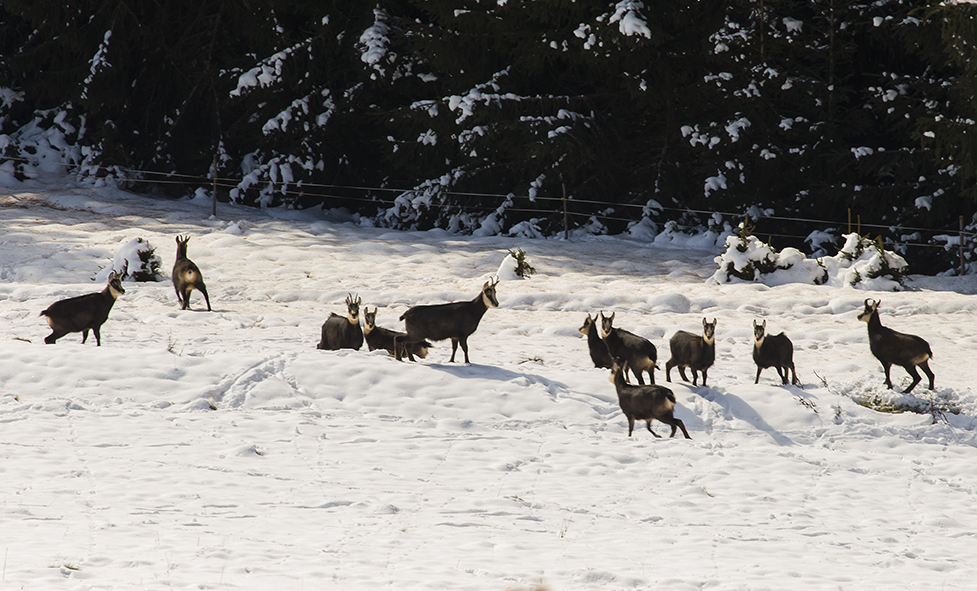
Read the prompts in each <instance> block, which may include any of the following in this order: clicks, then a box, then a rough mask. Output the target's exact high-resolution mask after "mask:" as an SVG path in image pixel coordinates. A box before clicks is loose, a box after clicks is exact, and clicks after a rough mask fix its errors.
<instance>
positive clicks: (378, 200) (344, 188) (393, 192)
mask: <svg viewBox="0 0 977 591" xmlns="http://www.w3.org/2000/svg"><path fill="white" fill-rule="evenodd" d="M3 161H12V162H21V163H25V164H30V163H31V162H32V160H31V159H28V158H17V157H0V162H3ZM60 166H63V167H64V168H65V172H63V173H54V172H48V171H38V170H35V171H32V174H36V175H39V176H40V175H44V176H57V177H61V178H69V177H72V176H76V175H75V174H71V173H69V172H68V171H69V169H70V168H73V167H77V165H75V164H68V163H62V164H60ZM101 168H103V169H110V170H115V171H118V172H120V173H122V174H124V175H125V178H124V179H123V180H124V182H125V183H128V184H130V185H133V184H140V183H145V184H149V185H181V186H196V187H205V188H209V189H212V190H224V191H227V192H229V191H231V190H233V189H238V188H240V187H241V185H242V183H244V180H245V179H244V178H243V177H242V178H235V177H221V176H217V177H214V176H213V175H212V176H210V177H202V176H199V175H189V174H182V173H176V172H171V173H161V172H157V171H146V170H138V169H133V168H126V167H121V166H102V167H101ZM262 182H263V183H265V184H274V185H279V186H289V187H291V195H293V198H300V197H302V198H308V199H311V200H317V201H321V202H322V203H326V202H327V201H329V200H335V201H342V202H354V203H369V204H373V205H376V206H386V207H393V206H394V205H396V204H397V203H398V201H397V199H396V198H397V197H399V196H401V195H407V194H416V193H418V192H419V190H418V189H417V188H416V187H409V188H397V187H372V186H360V185H338V184H324V183H311V182H304V181H303V182H298V183H295V182H293V183H283V182H281V181H279V182H276V183H272V181H270V180H268V181H262ZM351 192H352V193H360V194H362V195H363V196H359V197H357V196H354V195H352V194H351ZM340 193H342V194H340ZM438 194H439V195H443V196H448V197H478V198H489V199H495V200H497V201H498V202H499V203H502V202H504V200H506V199H511V200H513V203H515V201H516V200H519V201H524V202H525V203H532V204H533V205H534V206H536V207H532V208H530V207H518V206H509V207H506V208H505V211H507V212H516V213H525V214H536V215H538V216H548V215H553V216H563V217H564V220H566V219H567V218H568V217H573V218H578V219H579V218H585V219H588V220H589V219H590V218H595V219H597V220H598V221H613V222H620V223H622V224H629V223H633V222H637V221H640V220H641V219H643V218H644V217H647V216H646V215H645V212H646V211H647V210H651V211H654V212H672V213H677V214H681V215H687V214H692V215H695V216H715V215H720V216H723V218H727V219H731V220H736V219H744V218H745V216H746V214H745V213H744V212H728V211H717V210H703V209H693V208H683V207H666V206H655V207H649V205H647V204H640V203H612V202H607V201H594V200H587V199H576V198H573V197H568V198H567V197H549V196H545V195H535V196H529V195H516V194H513V193H509V194H501V193H485V192H466V191H452V190H440V191H439V192H438ZM384 195H390V197H389V198H385V197H384ZM214 198H215V203H216V191H215V194H214ZM547 203H552V204H553V208H552V209H548V208H545V207H538V205H540V204H547ZM567 204H574V205H576V204H579V205H586V206H596V207H603V208H605V211H604V212H601V213H595V212H578V211H572V210H571V209H568V208H567ZM425 205H426V207H428V208H431V209H436V208H457V205H456V204H441V203H433V202H428V203H426V204H425ZM465 209H466V211H472V212H485V213H488V212H493V211H496V210H497V209H498V206H485V205H478V204H467V205H466V206H465ZM619 210H620V211H623V212H625V213H623V214H621V215H615V214H617V212H618V211H619ZM631 211H636V215H631V216H629V215H627V213H626V212H631ZM848 218H849V219H847V220H829V219H818V218H805V217H791V216H782V215H765V214H762V213H761V214H760V215H759V216H756V217H755V219H754V221H757V220H771V221H778V222H787V223H794V224H805V225H815V226H821V227H823V228H836V229H841V228H846V227H847V228H848V233H850V232H851V231H852V230H853V228H852V220H851V212H850V211H849V216H848ZM653 221H655V222H656V223H661V220H653ZM565 223H566V222H565ZM855 226H856V227H855V228H854V229H855V231H857V232H858V233H859V234H860V233H861V232H862V228H865V229H868V230H879V231H882V232H889V233H891V234H900V233H902V234H905V233H910V234H909V236H908V237H905V238H904V239H901V240H897V239H894V238H889V239H888V241H889V242H890V243H891V244H894V245H898V246H900V247H914V248H932V249H942V250H949V249H950V248H951V247H959V249H960V265H961V269H962V267H963V264H964V255H963V252H964V250H965V249H969V248H970V245H972V244H974V242H975V238H977V232H974V231H971V230H968V229H966V228H965V227H964V223H963V217H962V216H961V217H960V223H959V225H958V227H956V228H923V227H913V226H904V225H899V224H876V223H871V222H865V223H863V222H861V220H860V219H858V216H856V222H855ZM568 230H569V228H568V227H565V228H564V231H568ZM920 233H925V234H927V235H930V236H931V240H936V237H938V236H940V237H946V238H944V242H945V244H938V243H935V242H922V241H919V240H915V241H914V240H913V235H915V234H920ZM757 234H758V235H759V236H767V237H770V238H778V239H784V240H791V241H796V242H798V243H803V242H805V241H807V240H808V238H809V236H810V234H808V235H800V234H784V233H771V232H762V231H761V232H757ZM949 237H957V243H956V244H953V243H952V241H951V240H950V239H949Z"/></svg>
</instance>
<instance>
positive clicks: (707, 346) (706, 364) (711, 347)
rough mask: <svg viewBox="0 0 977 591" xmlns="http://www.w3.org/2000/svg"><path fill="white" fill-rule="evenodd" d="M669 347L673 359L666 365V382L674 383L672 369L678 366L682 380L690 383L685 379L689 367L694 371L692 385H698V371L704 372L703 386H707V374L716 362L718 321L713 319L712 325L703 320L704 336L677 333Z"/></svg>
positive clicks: (682, 331)
mask: <svg viewBox="0 0 977 591" xmlns="http://www.w3.org/2000/svg"><path fill="white" fill-rule="evenodd" d="M668 346H669V348H670V349H671V351H672V358H671V359H669V360H668V361H667V362H666V363H665V380H666V381H669V382H671V381H672V377H671V372H672V368H673V367H676V366H677V367H678V373H679V375H681V376H682V380H684V381H686V382H687V381H689V379H688V378H687V377H685V368H686V367H688V368H689V369H691V370H692V385H693V386H695V385H697V384H696V381H697V375H696V371H697V370H698V371H701V372H702V385H703V386H705V385H706V375H707V372H708V371H709V368H710V367H711V366H712V364H713V362H715V361H716V319H715V318H713V319H712V322H711V323H710V322H706V319H705V318H703V319H702V336H699V335H694V334H692V333H691V332H686V331H684V330H680V331H678V332H676V333H675V334H674V335H673V336H672V338H671V340H669V342H668Z"/></svg>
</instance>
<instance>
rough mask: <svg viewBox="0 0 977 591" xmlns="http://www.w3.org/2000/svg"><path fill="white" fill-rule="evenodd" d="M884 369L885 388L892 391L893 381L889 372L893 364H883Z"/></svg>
mask: <svg viewBox="0 0 977 591" xmlns="http://www.w3.org/2000/svg"><path fill="white" fill-rule="evenodd" d="M882 369H884V370H885V387H886V388H888V389H890V390H891V389H892V380H891V379H889V370H890V369H892V364H891V363H883V364H882Z"/></svg>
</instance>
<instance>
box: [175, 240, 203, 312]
mask: <svg viewBox="0 0 977 591" xmlns="http://www.w3.org/2000/svg"><path fill="white" fill-rule="evenodd" d="M187 242H190V237H189V236H177V237H176V262H175V263H173V289H175V290H176V299H178V300H180V309H181V310H186V309H187V308H190V292H191V291H193V290H195V289H196V290H197V291H199V292H200V293H202V294H203V296H204V300H206V301H207V311H208V312H210V311H211V309H210V296H209V295H207V286H206V285H204V276H203V274H202V273H201V272H200V268H198V267H197V265H196V264H195V263H194V262H193V261H191V260H190V259H189V258H187Z"/></svg>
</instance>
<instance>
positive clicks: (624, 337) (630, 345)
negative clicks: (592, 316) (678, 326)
mask: <svg viewBox="0 0 977 591" xmlns="http://www.w3.org/2000/svg"><path fill="white" fill-rule="evenodd" d="M615 314H616V312H612V313H611V315H610V316H604V313H603V312H601V313H600V337H601V339H602V340H603V341H604V344H605V345H607V352H608V353H610V355H611V357H612V358H614V359H616V358H621V359H624V360H625V362H626V365H625V368H624V377H625V378H627V375H628V370H629V369H630V370H631V371H632V372H633V373H634V377H636V378H637V379H638V383H639V384H644V383H645V381H644V379H643V378H642V377H641V373H642V372H645V371H646V372H648V376H649V380H650V382H651V383H652V384H654V383H655V368H656V367H658V366H657V365H656V362H657V361H658V350H657V349H655V345H653V344H652V343H651V341H649V340H648V339H646V338H644V337H639V336H638V335H636V334H634V333H631V332H628V331H626V330H624V329H623V328H614V315H615Z"/></svg>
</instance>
